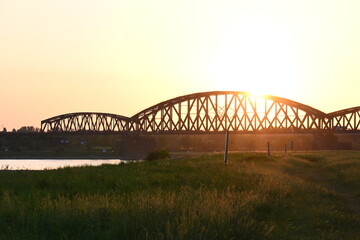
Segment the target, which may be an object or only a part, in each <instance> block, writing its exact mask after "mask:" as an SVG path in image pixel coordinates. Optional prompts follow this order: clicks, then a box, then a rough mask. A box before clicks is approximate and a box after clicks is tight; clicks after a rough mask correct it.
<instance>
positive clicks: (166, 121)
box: [41, 91, 360, 133]
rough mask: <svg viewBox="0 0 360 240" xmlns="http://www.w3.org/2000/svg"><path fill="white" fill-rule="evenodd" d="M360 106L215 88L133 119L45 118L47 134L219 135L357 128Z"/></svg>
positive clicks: (104, 115)
mask: <svg viewBox="0 0 360 240" xmlns="http://www.w3.org/2000/svg"><path fill="white" fill-rule="evenodd" d="M359 128H360V107H355V108H349V109H345V110H341V111H337V112H333V113H329V114H326V113H324V112H322V111H320V110H317V109H315V108H313V107H310V106H308V105H304V104H301V103H299V102H295V101H292V100H289V99H286V98H281V97H275V96H270V95H266V96H261V97H260V96H253V95H250V94H248V93H246V92H235V91H214V92H202V93H195V94H190V95H185V96H180V97H176V98H173V99H170V100H167V101H164V102H161V103H158V104H156V105H154V106H152V107H149V108H147V109H145V110H143V111H141V112H139V113H137V114H135V115H134V116H132V117H130V118H129V117H125V116H121V115H116V114H109V113H93V112H79V113H70V114H64V115H59V116H55V117H52V118H49V119H46V120H43V121H41V130H42V131H44V132H45V131H46V132H124V133H127V132H138V133H216V132H224V131H233V132H272V133H275V132H299V131H305V132H308V131H313V130H317V131H322V130H332V131H339V130H342V131H344V130H347V131H358V130H359Z"/></svg>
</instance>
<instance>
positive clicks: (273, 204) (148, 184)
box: [0, 152, 360, 239]
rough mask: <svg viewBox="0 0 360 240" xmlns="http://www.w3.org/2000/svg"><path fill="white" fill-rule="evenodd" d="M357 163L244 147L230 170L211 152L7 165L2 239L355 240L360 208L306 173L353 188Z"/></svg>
mask: <svg viewBox="0 0 360 240" xmlns="http://www.w3.org/2000/svg"><path fill="white" fill-rule="evenodd" d="M358 163H359V152H348V153H346V154H343V153H339V152H335V153H334V152H325V153H321V152H318V153H301V154H289V155H286V156H285V155H280V154H279V155H273V156H272V157H271V158H267V157H266V155H265V154H261V153H246V154H240V153H239V154H230V155H229V164H228V165H227V166H225V165H224V164H223V161H222V156H221V155H206V156H202V157H197V158H193V159H182V160H173V159H172V160H171V159H170V160H159V161H150V162H140V163H130V164H120V165H116V166H111V165H104V166H100V167H77V168H65V169H60V170H49V171H1V172H0V239H359V237H358V236H360V229H359V226H360V219H359V216H358V215H357V214H356V212H354V211H353V210H352V209H351V207H350V206H348V205H347V203H346V201H345V200H344V199H343V198H342V197H341V196H339V195H338V194H337V193H336V192H334V191H331V190H330V189H328V188H327V187H325V186H324V185H323V184H321V183H319V182H317V181H314V180H313V179H311V178H308V177H307V175H306V174H303V173H304V172H307V171H309V170H311V171H314V170H316V171H322V172H324V173H326V177H327V178H326V180H327V181H328V179H330V180H329V181H332V182H334V183H336V184H338V186H339V187H340V186H343V185H347V184H350V183H351V185H352V184H353V186H352V187H349V191H350V193H356V190H355V189H356V188H355V187H356V186H357V185H356V184H357V183H356V182H359V180H360V179H359V178H360V177H359V175H358V174H356V173H357V172H356V171H355V170H354V171H355V172H354V173H353V172H352V171H353V170H351V169H355V168H356V167H355V166H357V167H359V165H358ZM341 169H343V171H342V170H341ZM357 169H359V168H357ZM295 173H296V174H295ZM332 177H335V178H334V179H332ZM353 187H354V188H353ZM355 197H356V196H355Z"/></svg>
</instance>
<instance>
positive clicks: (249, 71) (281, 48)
mask: <svg viewBox="0 0 360 240" xmlns="http://www.w3.org/2000/svg"><path fill="white" fill-rule="evenodd" d="M267 21H268V20H267V19H265V18H264V19H256V20H254V19H250V20H249V21H248V22H247V26H246V27H240V28H236V27H235V26H234V29H233V32H231V34H230V33H229V34H225V35H224V36H223V37H222V38H221V41H219V44H218V45H217V48H216V49H215V50H214V51H213V54H212V58H211V60H210V62H209V68H208V69H209V75H210V78H211V79H212V81H213V84H214V87H215V88H217V89H226V90H241V91H248V92H251V93H252V94H255V95H264V94H270V95H277V96H284V97H290V96H291V95H292V94H294V93H295V91H296V90H295V89H296V88H294V85H295V84H296V83H297V82H298V81H299V78H300V76H299V70H298V64H297V62H298V61H299V59H298V57H299V53H298V50H297V49H296V47H294V46H293V45H290V44H289V42H290V41H289V33H288V31H287V29H286V28H284V27H282V26H281V25H280V24H277V23H274V22H273V23H271V21H270V22H267ZM249 23H251V24H249Z"/></svg>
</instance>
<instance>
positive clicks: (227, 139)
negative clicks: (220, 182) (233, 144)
mask: <svg viewBox="0 0 360 240" xmlns="http://www.w3.org/2000/svg"><path fill="white" fill-rule="evenodd" d="M228 145H229V131H226V134H225V149H224V163H225V165H227V163H228V162H227V153H228Z"/></svg>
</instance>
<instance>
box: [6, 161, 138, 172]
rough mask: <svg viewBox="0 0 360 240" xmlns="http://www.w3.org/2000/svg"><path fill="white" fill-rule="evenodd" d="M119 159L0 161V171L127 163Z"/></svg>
mask: <svg viewBox="0 0 360 240" xmlns="http://www.w3.org/2000/svg"><path fill="white" fill-rule="evenodd" d="M131 161H133V160H120V159H0V170H47V169H58V168H64V167H76V166H99V165H102V164H119V163H121V162H124V163H127V162H131Z"/></svg>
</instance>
